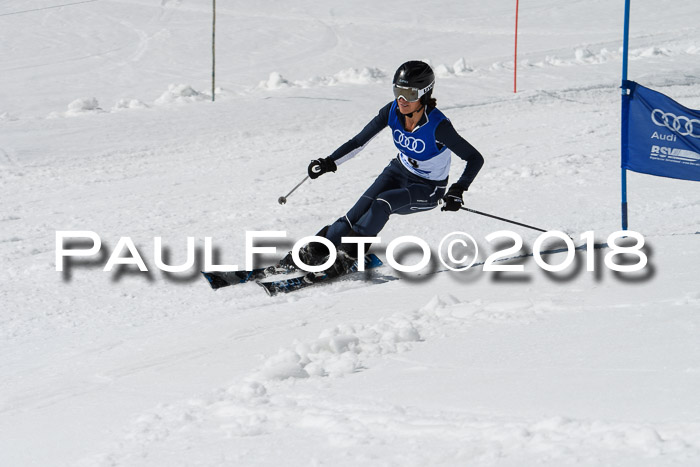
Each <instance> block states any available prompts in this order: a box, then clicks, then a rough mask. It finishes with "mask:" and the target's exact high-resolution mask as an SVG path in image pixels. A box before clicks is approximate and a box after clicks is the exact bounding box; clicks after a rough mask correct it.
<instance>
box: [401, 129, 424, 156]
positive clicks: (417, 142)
mask: <svg viewBox="0 0 700 467" xmlns="http://www.w3.org/2000/svg"><path fill="white" fill-rule="evenodd" d="M394 142H395V143H396V144H397V145H398V146H401V147H402V148H406V149H408V150H409V151H412V152H415V153H416V154H420V153H422V152H423V151H425V141H423V140H422V139H419V138H414V137H413V136H406V135H405V134H403V133H402V132H401V131H399V130H394Z"/></svg>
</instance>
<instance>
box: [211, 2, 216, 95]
mask: <svg viewBox="0 0 700 467" xmlns="http://www.w3.org/2000/svg"><path fill="white" fill-rule="evenodd" d="M215 83H216V0H212V19H211V101H212V102H214V99H215V97H214V91H215V89H216V84H215Z"/></svg>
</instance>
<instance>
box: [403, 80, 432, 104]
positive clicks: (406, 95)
mask: <svg viewBox="0 0 700 467" xmlns="http://www.w3.org/2000/svg"><path fill="white" fill-rule="evenodd" d="M434 84H435V81H433V82H432V83H430V84H429V85H428V86H426V87H425V88H423V89H416V88H407V87H404V86H398V85H396V84H395V85H394V97H395V98H396V100H399V99H400V98H403V99H404V100H405V101H406V102H416V101H417V100H418V99H420V98H421V97H422V96H424V95H425V94H427V93H428V91H430V90H431V89H433V85H434Z"/></svg>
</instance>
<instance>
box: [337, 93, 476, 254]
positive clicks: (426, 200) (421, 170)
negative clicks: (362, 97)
mask: <svg viewBox="0 0 700 467" xmlns="http://www.w3.org/2000/svg"><path fill="white" fill-rule="evenodd" d="M405 120H406V117H405V116H404V115H402V114H401V113H400V112H399V110H398V105H397V103H396V101H392V102H390V103H389V104H387V105H385V106H384V107H382V109H381V110H379V113H378V114H377V116H376V117H374V118H373V119H372V121H370V122H369V123H368V124H367V126H365V127H364V129H363V130H362V131H360V133H358V134H357V135H356V136H355V137H354V138H352V139H351V140H349V141H348V142H346V143H345V144H343V145H342V146H340V147H339V148H338V149H336V150H335V151H334V152H333V154H331V156H330V158H331V159H332V160H333V161H334V162H336V164H337V165H340V164H342V163H343V162H346V161H347V160H349V159H351V158H352V157H354V156H355V155H357V154H358V153H359V152H360V151H361V150H362V149H364V147H365V146H366V145H367V143H369V141H370V140H371V139H372V138H374V137H375V136H376V135H377V134H378V133H379V132H380V131H382V130H383V129H384V128H386V127H387V126H388V127H389V128H390V129H391V131H392V137H393V140H394V144H395V145H396V147H397V149H398V150H399V153H398V155H397V156H396V158H394V159H393V160H392V161H391V162H390V163H389V165H388V166H387V167H386V168H385V169H384V171H383V172H382V173H381V174H380V175H379V177H377V179H376V180H375V181H374V183H373V184H372V185H371V186H370V187H369V188H368V189H367V191H366V192H365V193H364V194H363V195H362V197H360V199H359V200H358V201H357V202H356V203H355V205H354V206H353V207H352V208H351V209H350V210H349V211H348V212H347V214H346V215H345V216H343V217H341V218H339V219H338V220H336V221H335V222H334V223H333V224H332V225H331V226H330V227H329V228H328V231H327V232H326V233H325V237H326V238H328V239H329V240H330V241H331V242H333V244H335V245H336V246H337V245H339V244H340V239H341V238H342V237H343V236H346V235H348V233H350V231H351V230H354V232H355V233H356V234H359V235H361V236H363V237H374V236H376V235H377V234H378V233H379V232H380V231H381V230H382V228H384V225H385V224H386V223H387V221H388V220H389V216H390V215H391V214H412V213H414V212H421V211H428V210H430V209H433V208H435V207H436V206H437V205H438V201H439V200H440V199H442V197H443V196H444V195H445V191H446V189H447V179H448V174H449V170H450V160H451V154H450V151H452V152H453V153H455V154H456V155H457V156H458V157H460V158H461V159H463V160H464V161H466V163H467V165H466V167H465V169H464V172H463V173H462V176H461V177H460V178H459V180H458V181H457V184H458V185H459V186H460V187H461V188H463V189H464V190H467V189H468V188H469V186H470V185H471V183H472V181H473V180H474V178H475V177H476V175H477V173H478V172H479V170H481V167H482V166H483V164H484V158H483V157H482V156H481V154H480V153H479V151H477V150H476V149H474V147H473V146H472V145H471V144H469V143H468V142H467V141H466V140H465V139H464V138H462V137H461V136H460V135H459V134H458V133H457V131H456V130H455V129H454V127H453V126H452V123H450V121H449V120H448V119H447V117H445V115H444V114H443V113H442V112H441V111H440V110H438V109H437V108H435V107H426V108H425V112H424V113H423V116H422V117H421V120H420V121H419V122H418V125H417V126H416V128H414V129H413V131H411V132H409V131H406V129H405Z"/></svg>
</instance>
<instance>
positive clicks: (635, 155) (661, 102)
mask: <svg viewBox="0 0 700 467" xmlns="http://www.w3.org/2000/svg"><path fill="white" fill-rule="evenodd" d="M622 87H623V89H626V90H627V93H624V94H623V96H622V168H623V169H627V170H631V171H633V172H640V173H645V174H649V175H657V176H660V177H669V178H677V179H682V180H694V181H700V111H698V110H692V109H689V108H687V107H684V106H682V105H681V104H679V103H678V102H676V101H674V100H673V99H671V98H670V97H668V96H665V95H664V94H661V93H660V92H657V91H654V90H652V89H649V88H645V87H644V86H642V85H640V84H637V83H635V82H634V81H626V80H625V81H623V86H622Z"/></svg>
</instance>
